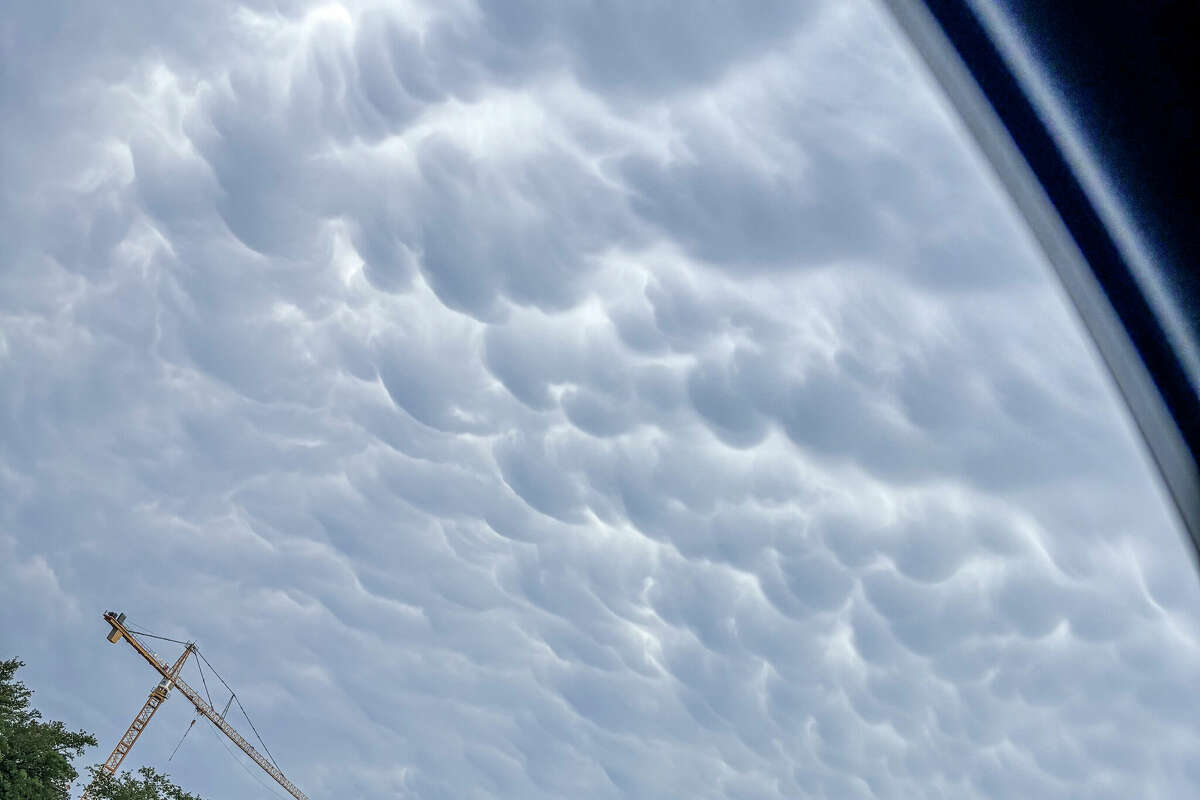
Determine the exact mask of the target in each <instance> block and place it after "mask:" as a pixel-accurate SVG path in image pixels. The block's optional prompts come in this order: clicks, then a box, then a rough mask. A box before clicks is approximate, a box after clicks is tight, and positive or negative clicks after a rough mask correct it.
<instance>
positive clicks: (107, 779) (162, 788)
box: [88, 767, 200, 800]
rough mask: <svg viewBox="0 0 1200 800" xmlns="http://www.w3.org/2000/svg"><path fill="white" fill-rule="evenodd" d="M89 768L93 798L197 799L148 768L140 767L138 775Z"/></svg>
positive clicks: (90, 795)
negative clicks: (117, 773)
mask: <svg viewBox="0 0 1200 800" xmlns="http://www.w3.org/2000/svg"><path fill="white" fill-rule="evenodd" d="M89 771H90V772H91V773H92V780H93V781H94V783H92V786H91V789H90V791H89V793H88V796H89V797H91V798H95V800H200V798H199V797H197V796H196V795H194V794H188V793H187V792H185V791H184V790H183V789H180V788H179V787H178V786H176V785H175V784H173V783H171V780H170V776H169V775H164V774H162V773H161V772H158V771H157V770H154V769H152V768H151V767H142V768H141V769H139V770H138V772H137V776H134V775H133V774H132V773H130V772H128V771H126V772H122V773H121V775H120V777H113V776H112V775H109V774H108V773H107V772H105V771H104V770H102V769H100V768H99V767H89Z"/></svg>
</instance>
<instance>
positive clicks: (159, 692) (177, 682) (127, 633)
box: [81, 611, 308, 800]
mask: <svg viewBox="0 0 1200 800" xmlns="http://www.w3.org/2000/svg"><path fill="white" fill-rule="evenodd" d="M104 621H105V622H107V623H108V624H109V625H110V626H111V627H112V629H111V630H110V631H109V632H108V637H107V638H108V641H110V642H111V643H113V644H116V643H117V642H119V641H121V640H122V639H124V640H125V641H127V642H129V644H130V645H131V646H132V647H133V649H134V650H136V651H137V652H138V654H139V655H141V657H142V658H144V659H146V661H147V662H148V663H149V664H150V666H152V667H154V669H155V671H157V672H158V673H159V675H160V676H161V680H159V682H158V685H157V686H155V687H154V689H152V690H151V691H150V697H149V699H147V700H146V703H145V705H143V706H142V710H141V711H139V712H138V714H137V716H136V717H134V718H133V722H131V723H130V724H129V729H128V730H126V731H125V735H124V736H122V737H121V738H120V740H119V741H118V742H117V746H116V747H114V748H113V751H112V755H110V756H109V757H108V760H107V761H105V762H104V766H103V770H104V771H105V772H107V773H108V774H110V775H115V774H116V772H117V768H118V767H120V766H121V762H122V761H124V760H125V756H126V755H127V754H128V753H129V750H130V748H132V747H133V743H134V742H136V741H137V740H138V737H139V736H141V735H142V731H143V730H145V729H146V725H147V723H149V722H150V718H151V717H153V716H154V712H155V711H157V710H158V707H159V706H160V705H162V704H163V702H164V701H165V700H166V699H167V695H168V694H169V693H170V691H171V690H172V689H178V690H179V691H180V692H181V693H182V694H183V696H184V697H186V698H187V699H188V701H189V702H191V704H192V705H193V706H195V707H196V712H197V713H198V714H201V715H203V716H205V717H207V718H208V719H209V720H210V721H211V722H212V723H213V724H214V725H216V726H217V728H218V729H219V730H220V731H221V733H224V734H225V735H226V736H228V737H229V738H230V740H231V741H232V742H233V743H234V744H236V745H237V746H238V747H239V748H240V749H241V751H242V752H243V753H245V754H246V755H248V756H250V758H251V759H252V760H253V761H254V763H256V764H258V765H259V766H260V767H262V768H263V771H264V772H266V773H267V774H268V775H270V776H271V777H272V778H274V779H275V782H276V783H278V784H279V785H280V786H282V787H283V788H284V789H286V790H287V791H288V794H290V795H291V796H292V797H294V798H296V800H308V797H307V796H306V795H305V794H304V792H302V791H300V790H299V789H298V788H296V785H295V784H293V783H292V782H291V781H289V780H288V779H287V778H286V777H285V776H284V774H283V773H282V772H281V771H280V770H279V768H278V767H277V766H275V764H273V763H272V762H271V761H268V760H267V759H266V758H264V757H263V755H262V754H261V753H259V752H258V751H257V750H255V749H254V746H253V745H251V744H250V743H249V742H248V741H246V740H245V739H244V738H243V737H242V735H241V734H240V733H238V732H237V731H236V730H234V729H233V726H231V725H230V724H229V723H228V722H226V721H225V716H224V715H223V714H218V713H217V712H216V711H215V710H214V709H213V707H212V705H210V704H209V703H208V701H206V700H205V699H204V698H203V697H201V696H200V695H199V694H198V693H197V692H196V690H195V689H193V688H192V687H190V686H188V685H187V683H185V682H184V680H183V678H181V677H179V673H180V671H181V670H182V669H183V664H184V662H185V661H187V658H188V656H190V655H192V654H193V653H196V652H197V651H196V645H195V643H194V642H187V643H185V646H184V649H183V654H182V655H180V656H179V658H178V659H176V660H175V663H174V664H168V663H167V662H166V661H163V660H161V659H160V658H159V657H158V656H157V655H155V654H154V652H152V651H151V650H150V648H148V647H147V646H146V645H144V644H143V643H142V642H141V641H140V640H139V639H138V638H137V635H136V634H135V633H134V632H133V631H131V630H130V629H129V628H128V627H127V626H126V625H125V615H124V614H116V613H114V612H112V611H105V612H104ZM251 727H253V723H251ZM87 794H88V792H87V791H86V790H85V791H84V793H83V797H84V798H86V797H87ZM81 800H82V798H81Z"/></svg>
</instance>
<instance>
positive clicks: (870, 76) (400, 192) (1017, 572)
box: [0, 2, 1200, 800]
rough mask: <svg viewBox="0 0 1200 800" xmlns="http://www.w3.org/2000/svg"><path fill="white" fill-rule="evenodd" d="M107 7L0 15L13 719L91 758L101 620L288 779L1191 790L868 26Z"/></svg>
mask: <svg viewBox="0 0 1200 800" xmlns="http://www.w3.org/2000/svg"><path fill="white" fill-rule="evenodd" d="M135 11H138V12H140V13H134V12H132V11H131V13H128V14H120V15H113V14H111V13H100V12H91V11H87V10H86V9H83V10H79V11H78V12H76V13H72V14H64V13H62V12H60V11H56V10H55V9H52V8H44V7H42V6H40V5H37V4H33V3H21V4H18V5H17V6H16V7H15V9H14V10H13V12H12V13H11V14H10V16H9V18H8V20H7V21H5V22H3V23H0V59H2V61H0V98H3V99H0V106H2V108H0V111H3V113H4V117H5V119H6V120H11V121H12V124H11V125H8V126H6V128H5V130H4V132H3V133H2V134H0V161H2V163H3V164H4V168H5V175H6V178H7V180H6V181H5V184H4V186H3V187H0V209H2V210H3V213H0V240H2V241H4V242H5V245H4V247H3V248H0V265H2V269H0V432H2V433H0V442H2V443H3V444H2V446H0V522H2V525H0V585H3V586H5V587H13V588H12V589H10V591H8V592H6V593H5V595H4V601H5V602H4V603H0V609H2V610H0V623H3V628H4V630H6V631H7V632H9V633H8V635H6V637H5V639H4V645H5V648H6V650H9V651H11V652H12V653H14V654H16V655H19V656H21V657H23V658H25V660H27V661H29V662H30V667H29V674H28V680H29V681H30V683H31V684H32V685H34V686H36V687H38V688H39V698H40V699H41V701H42V702H43V704H44V708H45V710H46V711H47V713H48V714H49V715H50V716H52V717H58V718H65V719H68V720H70V721H71V723H72V724H79V725H84V726H85V727H88V728H89V729H91V730H94V731H95V732H96V733H97V734H98V735H99V736H100V738H101V740H102V742H111V741H113V740H114V738H115V737H116V736H117V735H118V734H119V733H120V732H121V731H122V730H123V729H124V726H125V725H127V723H128V718H129V717H130V715H131V714H132V713H133V711H135V710H136V705H135V704H136V702H137V701H138V699H140V697H141V695H142V693H144V692H145V691H147V690H148V689H149V688H150V685H151V684H152V680H151V678H152V676H151V675H150V674H149V673H148V672H147V671H146V670H145V669H144V668H143V667H142V666H141V665H140V664H139V663H138V662H137V660H136V659H133V658H131V657H130V656H131V654H129V653H124V652H119V651H118V650H115V649H113V650H107V649H105V646H104V645H103V643H102V642H100V640H99V638H98V634H99V632H100V627H99V626H100V623H99V620H98V619H96V618H94V616H93V614H95V615H98V614H99V611H100V610H102V609H105V608H121V609H124V610H126V611H128V612H129V613H130V615H131V617H132V618H133V619H134V620H135V621H136V622H137V623H139V624H142V625H145V626H146V627H147V628H148V629H149V630H151V631H154V632H158V633H162V634H164V635H167V636H171V637H173V638H180V637H189V638H194V639H196V640H197V641H199V642H200V644H201V646H202V648H203V650H204V652H205V654H206V655H207V656H208V657H209V658H210V660H211V661H212V662H213V664H215V665H217V666H218V668H219V669H221V671H222V675H224V676H225V677H226V678H227V679H228V680H229V681H230V682H231V684H233V685H234V686H236V687H237V688H238V689H239V692H240V693H241V697H242V698H243V701H244V702H245V704H246V705H247V707H248V708H249V709H250V711H251V713H252V714H254V716H255V721H256V726H257V727H258V729H259V730H260V731H261V732H262V733H263V734H264V736H265V737H266V739H267V740H268V742H269V743H270V745H271V749H272V751H273V752H274V754H275V755H277V756H278V757H279V758H280V763H281V764H282V765H283V766H284V768H285V770H286V771H287V773H288V774H289V776H291V777H292V778H293V779H294V780H295V781H296V783H297V784H298V785H300V786H302V787H303V788H304V789H305V791H306V792H308V794H309V795H310V796H312V797H323V796H334V795H344V794H347V793H348V794H352V795H355V796H362V797H388V796H399V797H413V798H437V797H454V798H461V797H479V798H490V797H495V798H502V797H520V798H539V797H546V798H550V797H565V796H588V797H597V798H604V797H646V798H651V797H653V798H659V797H676V796H695V797H713V798H755V799H756V800H759V799H763V798H772V797H796V796H812V797H839V798H840V797H898V796H903V797H945V796H955V797H1004V796H1013V797H1029V796H1053V795H1060V794H1086V795H1088V796H1106V795H1111V796H1114V797H1116V796H1121V797H1125V796H1130V795H1137V796H1145V797H1156V796H1157V797H1178V796H1186V795H1187V794H1189V790H1191V791H1192V792H1194V787H1195V785H1196V783H1197V780H1198V779H1200V775H1197V773H1196V771H1195V770H1194V769H1193V768H1191V767H1190V766H1188V765H1189V764H1190V763H1191V754H1192V753H1193V751H1194V749H1195V745H1196V742H1197V740H1198V738H1200V731H1198V730H1197V727H1196V723H1195V719H1196V714H1195V711H1196V709H1195V705H1194V704H1193V703H1190V702H1188V701H1187V697H1188V692H1187V689H1188V687H1189V686H1190V685H1192V684H1194V683H1195V677H1196V675H1197V669H1198V668H1200V665H1198V663H1197V659H1196V656H1195V654H1196V652H1197V649H1196V643H1197V641H1200V618H1198V617H1197V614H1196V608H1197V607H1200V606H1198V605H1197V600H1200V593H1198V592H1197V586H1196V583H1195V579H1194V575H1192V574H1191V571H1190V562H1188V561H1187V559H1186V558H1185V557H1183V556H1182V554H1181V548H1182V543H1181V540H1180V539H1179V538H1178V535H1177V533H1176V531H1175V528H1174V521H1173V520H1172V519H1171V518H1170V516H1169V513H1168V512H1167V511H1166V509H1165V507H1164V506H1163V504H1162V499H1161V495H1160V493H1159V491H1158V489H1157V487H1156V486H1155V485H1154V478H1153V476H1152V474H1151V473H1150V472H1149V467H1148V465H1147V463H1146V461H1145V459H1144V456H1143V455H1142V454H1141V451H1140V450H1139V449H1138V447H1139V446H1138V445H1137V443H1136V440H1135V438H1134V435H1133V432H1132V430H1131V428H1130V426H1129V425H1128V422H1127V420H1126V419H1125V418H1124V417H1123V415H1122V414H1123V412H1122V411H1121V409H1120V408H1119V406H1118V404H1117V403H1116V402H1114V399H1113V396H1112V394H1111V389H1110V387H1109V385H1108V383H1107V380H1106V378H1104V377H1103V375H1102V373H1101V372H1100V371H1099V368H1098V364H1097V362H1096V360H1095V358H1094V356H1093V354H1092V353H1091V351H1090V349H1089V346H1088V345H1087V344H1086V343H1085V342H1084V341H1083V339H1082V337H1081V334H1080V331H1079V329H1078V326H1077V325H1076V324H1075V321H1074V319H1073V317H1072V316H1071V314H1070V312H1069V311H1068V310H1067V309H1066V308H1065V306H1064V305H1063V303H1062V301H1061V298H1060V296H1059V293H1058V291H1057V289H1056V288H1055V287H1054V286H1053V284H1052V282H1051V280H1050V277H1049V274H1048V272H1047V271H1046V269H1045V268H1044V265H1043V264H1042V263H1041V262H1040V259H1039V257H1038V255H1037V253H1036V252H1035V251H1034V250H1033V248H1032V245H1031V242H1030V238H1029V237H1028V235H1027V234H1026V233H1025V232H1024V231H1023V229H1022V228H1021V226H1020V224H1019V222H1018V221H1017V220H1015V219H1014V218H1013V216H1012V214H1011V211H1010V209H1009V208H1008V206H1007V204H1006V202H1005V201H1004V200H1003V198H1002V197H1001V196H1000V195H999V193H998V189H997V187H996V186H995V183H994V181H993V180H992V178H990V177H989V174H988V173H987V171H986V169H985V168H984V167H983V166H982V165H981V164H980V163H979V161H978V159H977V157H976V156H975V155H974V153H973V150H972V149H971V146H970V145H969V144H968V143H966V142H964V141H963V140H962V137H961V134H960V132H959V129H958V128H957V127H956V123H955V122H954V121H953V120H952V118H951V117H950V116H949V114H948V113H947V111H946V109H945V107H944V105H943V104H942V101H941V100H940V99H939V98H938V96H937V95H936V93H935V92H934V91H933V89H932V88H931V85H930V83H929V81H928V80H927V77H926V76H925V75H924V74H923V72H921V70H920V69H919V68H918V67H917V66H916V65H915V64H914V63H913V61H912V59H911V57H910V56H909V55H908V52H907V49H906V46H905V45H904V44H903V43H902V42H901V41H900V39H899V38H898V36H897V34H896V32H895V31H894V30H893V29H892V27H891V26H890V24H889V23H888V21H887V20H886V18H885V17H883V16H882V14H881V13H880V12H879V10H878V9H876V8H875V7H874V6H869V5H864V4H857V3H855V4H833V3H830V4H814V5H805V6H801V5H798V4H791V3H766V4H759V5H756V6H755V7H754V9H752V10H748V9H746V8H745V7H744V6H743V5H741V4H734V3H723V2H712V3H705V4H701V6H698V7H697V6H694V5H691V4H689V5H688V6H687V7H686V9H685V8H683V7H682V6H681V5H679V4H672V3H650V4H646V3H617V4H611V5H605V6H601V5H598V4H588V3H567V4H554V5H552V6H545V7H541V6H538V5H536V4H512V3H503V4H497V3H487V2H456V3H431V4H423V3H417V2H414V3H409V4H405V5H403V6H400V7H395V6H392V7H375V6H373V5H371V4H369V3H368V4H361V5H360V4H354V3H347V4H331V5H315V4H308V3H301V2H297V3H261V4H258V3H244V4H233V3H223V2H222V3H211V4H208V5H206V6H204V8H189V9H185V10H183V11H180V10H178V9H171V12H172V13H169V14H166V13H164V9H163V8H162V7H160V4H156V3H145V4H141V5H140V6H139V8H138V9H135ZM89 609H91V610H90V611H89ZM159 644H162V647H163V651H164V653H166V652H168V651H169V645H168V643H161V642H158V641H157V640H156V641H155V645H156V646H158V645H159ZM170 652H174V651H170ZM192 669H194V668H193V667H189V670H192ZM206 675H207V678H208V681H209V682H208V687H209V688H210V689H212V690H214V700H215V701H218V702H220V701H222V700H223V698H224V695H223V694H222V693H221V690H220V689H218V688H217V687H218V686H219V682H215V681H213V678H214V677H215V676H213V675H211V674H207V673H206ZM199 679H200V676H199V675H197V674H195V673H194V672H191V673H189V681H190V682H191V683H192V684H193V685H196V684H197V683H200V680H199ZM188 716H189V715H188V713H187V709H186V708H184V707H182V706H181V705H179V701H176V702H175V703H169V704H167V705H166V706H164V709H163V711H162V713H160V714H159V715H158V716H157V717H156V719H155V722H154V724H153V726H152V727H151V729H150V730H149V731H148V733H147V734H146V736H144V737H142V739H141V740H140V741H139V743H138V748H137V750H135V751H134V754H133V755H132V756H131V757H130V760H129V762H127V763H129V764H130V765H134V764H135V763H137V762H145V763H152V764H155V765H157V766H162V765H164V764H165V763H166V761H165V759H166V756H167V755H168V754H169V752H170V748H171V747H173V746H174V743H175V741H176V738H175V736H176V732H179V731H182V729H183V728H184V727H185V726H186V723H187V717H188ZM238 724H239V725H241V724H242V723H241V722H240V721H239V723H238ZM214 738H215V737H213V736H202V737H193V738H190V739H189V740H188V741H187V742H186V743H185V745H184V747H183V749H182V750H181V751H180V754H179V755H178V756H176V757H175V759H174V760H172V761H171V762H170V765H169V767H170V769H171V770H172V771H173V772H174V774H176V776H177V777H178V778H179V779H180V780H181V781H182V782H183V783H184V784H185V785H187V786H188V787H189V788H191V789H193V790H195V791H198V792H200V793H201V794H204V795H206V796H218V795H221V794H222V793H224V794H228V795H231V796H241V795H244V794H246V793H248V792H253V791H258V789H257V787H255V786H254V785H253V783H250V781H251V780H252V778H250V777H248V776H247V775H245V774H244V773H242V772H241V771H240V770H233V769H226V767H228V766H229V765H227V764H225V760H226V759H227V758H228V757H229V756H227V755H226V754H225V753H223V752H221V748H220V746H219V744H218V742H217V741H214ZM196 739H199V740H198V741H197V740H196ZM103 755H104V754H103V753H102V752H99V751H98V752H97V753H95V754H94V757H95V758H97V759H98V758H101V757H102V756H103ZM217 764H222V765H223V766H222V767H221V768H217V767H216V765H217Z"/></svg>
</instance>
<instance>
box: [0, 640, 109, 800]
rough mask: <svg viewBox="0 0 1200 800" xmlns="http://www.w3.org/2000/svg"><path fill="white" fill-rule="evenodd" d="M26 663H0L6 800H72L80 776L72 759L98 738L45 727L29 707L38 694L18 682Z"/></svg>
mask: <svg viewBox="0 0 1200 800" xmlns="http://www.w3.org/2000/svg"><path fill="white" fill-rule="evenodd" d="M23 666H24V663H23V662H21V661H18V660H16V659H15V658H14V659H11V660H9V661H0V798H2V799H3V800H67V798H69V797H70V791H71V782H72V781H74V780H75V778H76V776H77V775H78V773H77V772H76V771H75V768H74V767H73V766H71V759H73V758H78V757H79V756H80V755H82V753H83V750H84V748H86V747H95V746H96V737H94V736H92V735H91V734H90V733H85V732H84V731H75V732H72V731H69V730H67V727H66V726H65V725H64V724H63V723H61V722H57V721H54V722H44V721H43V720H42V714H41V712H40V711H38V710H37V709H36V708H30V707H29V698H30V697H31V696H32V694H33V692H32V691H30V690H29V689H27V688H25V685H24V684H23V683H21V682H20V681H18V680H16V678H15V677H14V676H15V675H16V672H17V670H18V669H20V668H21V667H23Z"/></svg>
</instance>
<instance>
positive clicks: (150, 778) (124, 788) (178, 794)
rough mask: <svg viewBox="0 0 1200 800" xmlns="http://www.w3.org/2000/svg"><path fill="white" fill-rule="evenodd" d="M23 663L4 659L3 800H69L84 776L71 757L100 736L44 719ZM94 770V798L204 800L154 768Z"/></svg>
mask: <svg viewBox="0 0 1200 800" xmlns="http://www.w3.org/2000/svg"><path fill="white" fill-rule="evenodd" d="M23 666H24V664H23V663H22V662H20V661H18V660H17V659H15V658H14V659H12V660H10V661H0V800H69V798H70V796H71V794H70V793H71V783H72V781H74V780H75V778H76V777H78V775H79V773H78V772H76V770H75V767H73V766H72V765H71V760H72V759H75V758H78V757H79V756H81V755H82V754H83V751H84V749H85V748H87V747H95V746H96V737H95V736H92V735H91V734H90V733H86V732H84V731H75V732H74V733H72V732H71V731H68V730H67V728H66V726H65V725H64V724H63V723H61V722H43V721H42V714H41V712H40V711H38V710H37V709H36V708H30V707H29V699H30V697H32V696H33V692H32V691H30V690H29V689H27V688H26V687H25V685H24V684H23V683H21V682H20V681H18V680H16V677H15V676H16V673H17V670H18V669H20V668H21V667H23ZM88 771H89V772H91V775H92V780H93V781H94V783H93V785H92V786H91V789H90V791H89V793H88V797H89V800H200V798H199V797H197V796H196V795H194V794H188V793H187V792H185V791H184V790H183V789H180V788H179V787H178V786H176V785H175V784H174V783H171V780H170V776H168V775H163V774H162V773H160V772H157V771H155V770H153V769H151V768H150V767H142V768H141V769H140V770H138V773H137V775H133V774H132V773H130V772H123V773H121V774H120V775H119V776H117V777H114V776H112V775H109V774H108V773H107V772H104V771H103V770H102V769H100V767H98V766H95V767H89V768H88Z"/></svg>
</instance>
